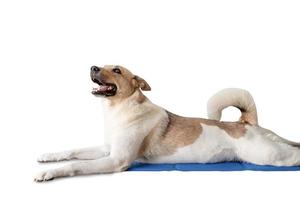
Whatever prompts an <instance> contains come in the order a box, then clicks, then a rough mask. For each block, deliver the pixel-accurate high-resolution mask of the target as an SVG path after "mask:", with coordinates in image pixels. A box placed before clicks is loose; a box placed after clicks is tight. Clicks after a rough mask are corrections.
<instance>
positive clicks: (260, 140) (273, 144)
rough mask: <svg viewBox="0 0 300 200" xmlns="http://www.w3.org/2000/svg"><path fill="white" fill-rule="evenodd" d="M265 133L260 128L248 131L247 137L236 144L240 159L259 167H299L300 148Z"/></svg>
mask: <svg viewBox="0 0 300 200" xmlns="http://www.w3.org/2000/svg"><path fill="white" fill-rule="evenodd" d="M258 130H259V131H260V133H259V132H258ZM265 131H266V130H265V129H261V128H258V127H256V128H255V127H253V128H251V130H250V131H249V130H248V133H247V135H246V136H245V137H244V138H240V139H239V140H238V141H237V143H236V154H237V156H238V158H239V159H240V160H242V161H245V162H250V163H253V164H258V165H273V166H299V165H300V148H299V147H296V146H292V145H291V144H288V143H283V142H282V141H281V140H279V139H276V140H274V138H273V137H270V136H269V135H268V134H267V132H265ZM255 132H256V133H255Z"/></svg>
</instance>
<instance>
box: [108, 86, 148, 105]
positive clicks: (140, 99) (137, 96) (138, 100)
mask: <svg viewBox="0 0 300 200" xmlns="http://www.w3.org/2000/svg"><path fill="white" fill-rule="evenodd" d="M146 101H149V100H148V99H147V97H146V96H145V95H144V94H143V93H142V92H141V90H139V89H137V90H135V91H134V92H133V93H132V95H130V96H129V97H126V98H116V99H114V98H105V99H103V106H104V108H105V109H112V110H115V109H120V108H121V107H127V106H131V107H135V106H140V105H141V104H143V103H145V102H146Z"/></svg>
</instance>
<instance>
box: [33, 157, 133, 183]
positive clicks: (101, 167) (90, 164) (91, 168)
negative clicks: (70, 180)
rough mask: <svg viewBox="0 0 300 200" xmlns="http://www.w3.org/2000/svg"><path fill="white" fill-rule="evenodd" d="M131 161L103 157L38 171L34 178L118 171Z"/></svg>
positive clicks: (48, 178) (125, 167)
mask: <svg viewBox="0 0 300 200" xmlns="http://www.w3.org/2000/svg"><path fill="white" fill-rule="evenodd" d="M131 162H132V161H129V160H128V159H124V158H118V157H111V156H108V157H105V158H102V159H97V160H90V161H83V162H77V163H73V164H69V165H66V166H64V167H61V168H57V169H52V170H48V171H45V172H41V173H39V174H38V175H37V176H36V177H35V178H34V180H35V181H37V182H41V181H48V180H52V179H54V178H58V177H66V176H75V175H85V174H99V173H112V172H120V171H124V170H126V169H127V167H128V166H129V165H130V164H131Z"/></svg>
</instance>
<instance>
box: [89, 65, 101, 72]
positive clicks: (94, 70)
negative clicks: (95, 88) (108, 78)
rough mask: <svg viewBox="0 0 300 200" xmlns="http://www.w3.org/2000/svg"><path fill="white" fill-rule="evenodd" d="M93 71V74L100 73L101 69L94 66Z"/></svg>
mask: <svg viewBox="0 0 300 200" xmlns="http://www.w3.org/2000/svg"><path fill="white" fill-rule="evenodd" d="M91 71H93V72H99V71H100V67H97V66H92V67H91Z"/></svg>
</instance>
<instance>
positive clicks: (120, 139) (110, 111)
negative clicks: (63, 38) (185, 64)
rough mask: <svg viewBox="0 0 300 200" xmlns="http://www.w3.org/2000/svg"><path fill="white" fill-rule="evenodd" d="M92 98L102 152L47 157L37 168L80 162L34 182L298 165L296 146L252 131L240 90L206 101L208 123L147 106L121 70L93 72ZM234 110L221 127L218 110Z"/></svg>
mask: <svg viewBox="0 0 300 200" xmlns="http://www.w3.org/2000/svg"><path fill="white" fill-rule="evenodd" d="M90 75H91V79H92V81H93V82H94V83H96V84H97V87H96V88H94V89H93V91H92V94H93V95H95V96H97V97H103V106H104V112H105V117H104V119H105V126H106V127H105V133H104V134H105V143H104V144H103V145H102V146H98V147H91V148H84V149H75V150H70V151H64V152H59V153H47V154H43V155H42V156H40V157H39V158H38V161H39V162H56V161H62V160H73V159H78V160H85V161H81V162H75V163H72V164H69V165H66V166H64V167H61V168H57V169H52V170H48V171H44V172H41V173H39V174H37V175H36V176H35V179H34V180H35V181H38V182H40V181H49V180H52V179H54V178H58V177H66V176H74V175H85V174H98V173H113V172H121V171H125V170H126V169H127V168H128V167H129V166H130V165H131V164H132V162H133V161H139V162H144V163H215V162H222V161H242V162H249V163H253V164H257V165H273V166H295V165H300V148H299V147H300V143H296V142H291V141H288V140H286V139H284V138H282V137H280V136H278V135H276V134H275V133H273V132H272V131H270V130H268V129H265V128H262V127H260V126H259V125H258V121H257V111H256V107H255V103H254V100H253V98H252V96H251V95H250V94H249V92H247V91H245V90H242V89H234V88H231V89H224V90H222V91H220V92H218V93H217V94H215V95H214V96H213V97H211V99H210V100H209V101H208V107H207V108H208V109H207V110H208V118H209V119H203V118H189V117H182V116H179V115H176V114H173V113H171V112H169V111H167V110H165V109H164V108H162V107H160V106H157V105H155V104H153V103H152V102H151V101H150V100H149V99H148V98H147V97H146V96H145V95H144V94H143V93H142V91H149V90H151V87H150V86H149V84H148V83H147V82H146V81H145V80H144V79H142V78H141V77H139V76H137V75H134V74H132V73H131V72H130V71H129V70H128V69H126V68H124V67H122V66H115V65H106V66H104V67H97V66H93V67H92V68H91V72H90ZM228 106H234V107H237V108H238V109H240V111H241V113H242V115H241V117H240V119H239V121H237V122H222V121H220V119H221V114H222V110H223V109H225V108H226V107H228Z"/></svg>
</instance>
